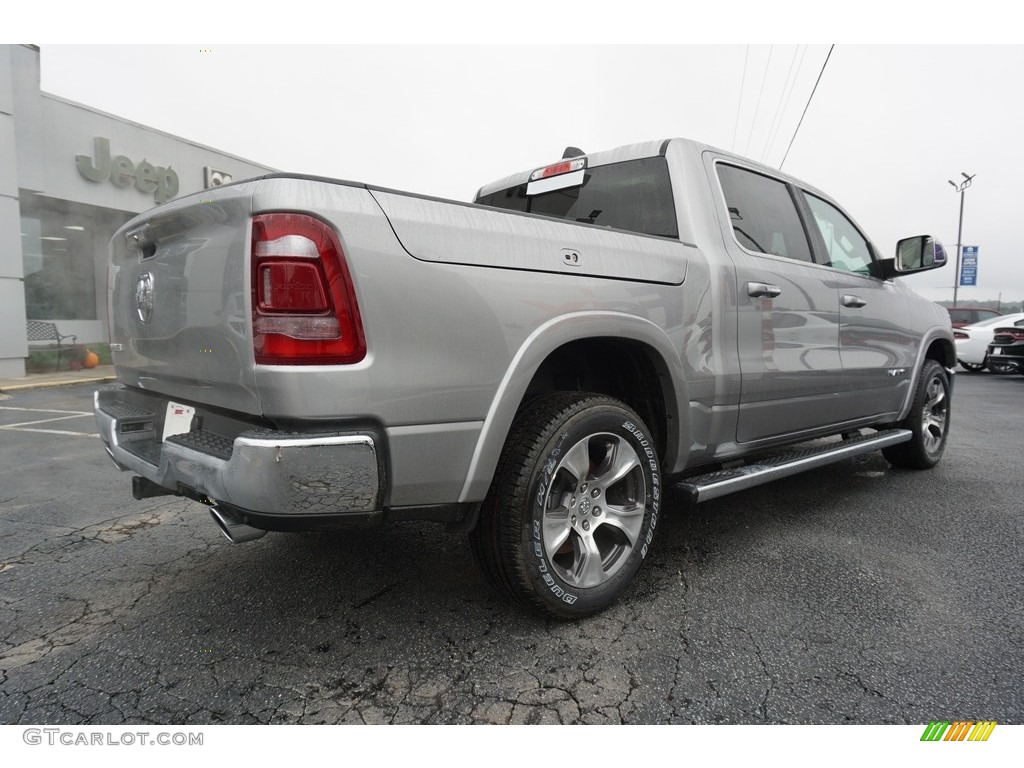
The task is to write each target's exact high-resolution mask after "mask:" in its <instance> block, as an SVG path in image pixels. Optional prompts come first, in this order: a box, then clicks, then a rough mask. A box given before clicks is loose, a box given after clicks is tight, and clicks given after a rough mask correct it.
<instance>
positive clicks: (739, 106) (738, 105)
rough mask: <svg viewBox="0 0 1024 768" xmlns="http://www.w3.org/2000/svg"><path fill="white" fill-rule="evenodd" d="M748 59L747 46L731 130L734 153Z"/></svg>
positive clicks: (748, 49)
mask: <svg viewBox="0 0 1024 768" xmlns="http://www.w3.org/2000/svg"><path fill="white" fill-rule="evenodd" d="M749 58H750V46H749V45H748V46H747V52H746V53H745V54H743V77H742V78H740V100H739V103H738V104H737V105H736V125H735V126H733V129H732V146H731V147H730V149H731V150H732V151H733V152H735V151H736V134H737V133H739V130H740V108H741V107H742V106H743V89H744V87H745V86H746V84H747V59H749Z"/></svg>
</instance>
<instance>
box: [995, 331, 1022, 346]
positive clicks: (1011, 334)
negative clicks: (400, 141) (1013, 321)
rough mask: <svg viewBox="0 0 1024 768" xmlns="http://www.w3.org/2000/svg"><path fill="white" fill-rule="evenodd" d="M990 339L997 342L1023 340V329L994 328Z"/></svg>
mask: <svg viewBox="0 0 1024 768" xmlns="http://www.w3.org/2000/svg"><path fill="white" fill-rule="evenodd" d="M992 341H993V342H996V343H997V344H1012V343H1013V342H1015V341H1024V329H1018V328H996V330H995V332H994V333H993V334H992Z"/></svg>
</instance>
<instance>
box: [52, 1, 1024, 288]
mask: <svg viewBox="0 0 1024 768" xmlns="http://www.w3.org/2000/svg"><path fill="white" fill-rule="evenodd" d="M552 1H553V2H554V0H552ZM396 5H397V6H403V7H406V8H413V9H415V12H414V13H413V14H412V15H409V14H404V15H399V14H395V16H394V17H393V18H391V19H389V18H388V17H387V13H386V11H378V12H377V13H375V14H370V15H367V14H366V12H365V11H360V12H358V13H355V14H354V15H353V14H350V15H349V16H344V15H343V14H340V12H339V14H337V15H336V16H335V17H333V18H332V19H330V20H318V19H317V18H316V16H317V13H316V12H311V11H309V10H308V9H306V12H305V13H301V12H300V13H298V14H297V16H298V17H299V19H298V20H296V18H294V17H292V16H287V15H283V14H281V13H280V12H279V13H277V14H276V15H275V14H273V13H262V14H261V13H258V12H256V10H255V9H256V6H252V7H253V9H254V11H253V13H252V18H249V19H247V20H246V24H247V25H248V29H253V30H254V32H253V34H251V35H250V34H245V33H242V34H240V32H239V30H238V29H235V28H234V27H233V26H232V25H231V24H230V23H227V22H221V23H220V24H219V25H218V24H217V19H214V20H213V23H212V25H211V26H210V30H211V32H212V31H213V30H224V31H223V33H221V35H220V36H221V37H223V38H224V39H236V40H237V39H238V38H239V37H243V38H249V39H256V40H260V39H266V36H267V35H268V34H273V33H274V30H275V29H276V25H278V24H280V25H281V28H282V32H283V33H284V34H283V35H282V37H288V36H289V35H290V37H291V38H292V39H299V37H300V34H301V33H302V30H303V29H305V30H308V32H309V34H310V35H312V37H313V39H318V38H322V37H323V36H324V35H329V36H332V37H334V38H335V39H338V40H342V41H346V42H345V44H342V45H319V44H318V45H312V44H307V45H266V44H263V45H225V44H218V43H215V42H205V41H203V42H197V43H195V44H189V45H162V44H160V45H153V44H147V45H134V46H122V45H113V44H98V45H78V44H64V43H63V41H65V40H66V41H67V42H69V43H74V42H75V41H76V40H84V39H89V38H90V37H95V38H96V39H98V40H105V39H108V38H109V39H115V40H123V39H129V40H130V39H139V38H140V36H141V35H142V34H143V33H142V30H145V29H148V28H149V26H152V27H153V28H154V34H155V35H156V36H159V32H160V28H161V25H165V26H166V25H167V24H170V25H171V28H172V32H173V31H174V30H175V29H176V30H177V31H178V39H182V38H184V37H191V36H192V35H193V34H194V32H190V33H182V31H181V30H182V25H183V22H186V21H187V20H188V19H189V18H190V17H189V16H188V14H187V13H185V14H183V18H178V19H177V22H173V21H168V14H166V13H163V12H161V13H160V14H159V16H153V17H152V18H151V19H149V20H147V19H146V18H145V17H141V18H140V19H139V22H138V23H139V24H140V25H141V26H139V27H138V30H140V34H136V35H127V34H119V33H115V32H113V31H112V30H111V29H103V28H102V25H101V29H100V30H99V31H98V32H97V33H96V34H95V35H89V34H77V32H78V28H76V27H75V26H74V25H68V26H67V31H66V32H64V33H63V34H55V35H53V37H55V38H56V39H59V40H61V41H62V43H61V44H49V43H46V42H45V41H43V42H39V40H40V38H41V37H45V35H43V36H36V40H37V42H38V44H39V45H40V47H41V49H42V53H41V62H42V88H43V90H44V91H47V92H49V93H53V94H55V95H58V96H62V97H64V98H67V99H71V100H73V101H78V102H81V103H83V104H86V105H89V106H92V107H95V108H97V109H100V110H103V111H106V112H110V113H112V114H115V115H118V116H121V117H125V118H128V119H130V120H134V121H137V122H140V123H143V124H145V125H149V126H152V127H155V128H158V129H160V130H164V131H167V132H169V133H172V134H175V135H179V136H182V137H184V138H188V139H191V140H193V141H196V142H198V143H201V144H206V145H208V146H211V147H214V148H216V149H219V150H223V151H225V152H229V153H231V154H235V155H239V156H241V157H244V158H247V159H250V160H253V161H256V162H260V163H264V164H267V165H270V166H273V167H276V168H279V169H281V170H285V171H295V172H300V173H312V174H319V175H325V176H334V177H339V178H345V179H351V180H356V181H363V182H367V183H372V184H379V185H383V186H388V187H394V188H397V189H405V190H409V191H413V192H419V193H423V194H429V195H435V196H439V197H450V198H454V199H459V200H468V199H470V198H471V197H472V195H473V194H474V192H475V191H476V189H477V188H478V187H479V186H480V185H481V184H484V183H486V182H488V181H491V180H493V179H495V178H498V177H501V176H505V175H507V174H509V173H512V172H515V171H519V170H524V169H526V168H529V167H534V166H538V165H542V164H544V163H546V162H549V161H551V160H554V159H557V158H559V157H560V156H561V152H562V149H563V148H564V147H565V146H566V145H569V144H572V145H574V146H578V147H581V148H583V149H584V150H586V151H597V150H600V149H608V148H611V147H615V146H619V145H621V144H628V143H631V142H635V141H642V140H646V139H660V138H668V137H672V136H685V137H689V138H694V139H697V140H700V141H705V142H707V143H709V144H712V145H715V146H719V147H722V148H724V149H732V150H735V151H737V152H738V153H739V154H744V155H747V156H749V157H752V158H754V159H756V160H762V161H765V162H767V163H768V164H770V165H773V166H778V164H779V163H780V162H781V160H782V157H783V155H784V154H785V152H786V147H787V145H788V144H789V141H790V139H791V138H792V137H793V132H794V130H795V129H796V124H797V121H798V120H799V119H800V114H801V112H802V111H803V109H804V106H805V105H806V103H807V99H808V97H809V95H810V92H811V89H812V87H813V86H814V82H815V80H816V78H817V77H818V73H819V71H820V70H821V66H822V63H823V62H824V60H825V56H826V54H827V53H828V49H829V46H828V44H827V43H826V44H816V45H809V46H804V45H795V44H771V36H772V35H777V37H778V39H779V40H782V41H785V40H792V39H793V38H796V39H799V38H800V37H804V38H807V39H822V38H824V39H829V38H830V37H833V38H834V37H836V36H837V35H839V36H840V37H841V35H843V34H846V35H849V34H850V31H849V28H848V27H846V26H842V25H838V26H839V27H841V31H840V30H834V29H832V28H831V26H830V25H829V24H825V25H824V28H819V29H818V30H809V31H808V30H803V33H802V34H800V32H799V31H798V32H796V33H794V32H793V31H792V30H789V29H788V27H786V25H784V24H783V25H782V26H781V27H780V22H779V19H778V18H775V19H774V23H772V24H769V25H768V26H767V27H765V28H759V27H758V26H757V24H758V21H759V19H758V18H757V17H755V16H753V15H751V16H749V17H744V20H743V23H742V24H739V25H737V27H736V30H732V33H734V34H745V35H746V36H747V37H748V38H750V39H763V40H764V42H763V43H760V44H756V45H751V46H749V48H748V46H747V45H744V44H735V43H733V44H722V43H718V44H715V45H696V44H694V43H693V42H692V40H693V39H694V38H695V37H696V36H699V34H695V30H697V29H699V28H701V27H708V25H709V24H710V25H711V26H710V27H709V28H713V29H715V30H718V34H723V31H722V24H723V23H726V22H728V21H729V20H728V19H723V18H719V17H717V16H716V15H714V13H712V12H709V11H708V10H707V9H704V10H702V11H700V12H697V13H695V14H692V15H691V16H687V15H686V14H683V13H682V12H681V11H680V10H679V8H682V7H683V6H675V8H676V10H674V11H667V10H666V11H656V9H657V8H659V7H662V6H659V5H657V4H648V3H646V2H641V3H630V4H622V3H618V4H614V5H612V4H605V3H591V4H587V5H586V6H581V5H576V6H573V7H575V8H578V9H583V8H586V9H587V15H586V18H581V19H580V20H579V22H578V23H576V22H575V21H574V20H573V17H572V16H571V14H569V13H567V12H563V13H561V14H554V15H552V16H551V18H550V19H546V17H545V16H544V15H543V14H538V15H536V16H535V17H534V16H530V14H529V11H530V10H536V9H537V8H538V7H542V4H539V3H535V2H532V1H531V2H527V3H525V5H522V6H519V7H521V8H525V10H522V11H521V12H520V13H519V14H517V15H516V16H515V17H514V18H510V17H507V16H506V17H505V18H501V17H496V16H495V14H496V13H497V12H496V11H494V10H489V11H479V10H477V11H476V12H475V13H476V16H475V17H473V18H472V19H470V20H469V22H466V17H465V16H462V17H460V18H461V21H458V22H456V21H451V23H450V24H449V23H448V20H450V19H454V18H455V17H454V16H445V15H444V13H443V11H444V10H445V9H446V8H449V7H450V6H459V7H461V8H462V10H463V11H465V9H467V8H476V9H479V8H482V7H485V6H483V5H481V4H475V5H474V4H465V5H463V4H461V3H442V4H436V3H435V4H432V5H429V6H427V5H425V4H416V5H409V6H404V4H401V3H399V4H395V3H390V4H389V7H395V6H396ZM785 5H786V6H800V7H806V8H809V9H813V8H820V5H815V4H813V3H800V2H790V3H786V4H785ZM914 5H917V6H918V7H922V6H921V4H914ZM984 5H986V3H984V2H982V3H978V6H979V7H981V6H984ZM125 7H127V8H132V7H134V8H137V7H138V6H125ZM175 7H176V8H177V7H179V5H176V6H175ZM180 7H183V8H184V6H180ZM269 7H274V8H278V9H281V8H286V7H287V8H293V7H294V8H298V7H299V6H298V5H293V4H292V3H277V4H275V5H274V6H269ZM327 7H331V6H327V5H322V6H311V8H314V9H316V8H320V9H322V8H327ZM338 7H346V6H344V5H342V6H338ZM511 7H512V6H509V8H511ZM664 7H665V8H667V7H668V6H664ZM717 7H718V8H720V9H722V10H721V12H727V11H732V12H735V13H737V14H738V15H740V16H742V12H743V11H746V10H749V9H746V8H744V3H739V4H738V5H725V4H722V5H720V6H717ZM755 7H759V6H755ZM772 7H773V8H776V7H778V5H777V4H773V5H772ZM887 7H889V6H887V5H886V4H884V3H876V2H867V3H863V4H860V5H859V6H858V8H859V13H861V14H862V16H861V17H860V21H859V23H860V24H861V27H860V29H859V31H861V32H863V30H864V29H865V28H867V29H873V27H872V26H871V25H872V24H873V23H874V21H875V20H877V19H879V18H887V19H888V22H889V24H890V26H888V27H885V25H884V24H883V25H880V26H879V28H880V29H881V28H884V29H886V30H887V35H881V36H879V35H872V34H868V39H871V38H875V39H883V40H887V41H888V40H891V39H892V37H894V36H895V37H897V38H898V39H909V40H913V39H918V40H927V39H942V40H950V39H956V38H958V37H959V35H958V29H959V26H958V25H963V27H964V29H965V30H967V31H968V32H969V33H971V34H973V35H974V37H975V39H977V31H976V30H977V28H978V27H979V25H980V24H981V22H983V21H985V20H986V19H988V18H989V17H981V16H978V15H977V14H975V17H974V18H973V20H972V19H971V17H970V16H967V17H966V19H964V20H960V19H957V18H956V17H951V19H950V21H949V23H948V26H947V28H946V29H945V30H942V33H943V34H940V35H934V34H928V33H926V32H924V31H923V30H922V29H920V28H918V27H917V26H916V25H917V20H916V19H915V18H914V17H913V15H910V16H906V17H904V18H896V19H894V18H893V17H892V14H890V15H889V16H887V17H886V16H882V15H880V14H879V11H880V10H882V9H885V8H887ZM961 7H963V6H961ZM610 8H614V9H615V10H614V11H610V10H609V9H610ZM929 8H930V9H933V8H934V6H929ZM431 9H433V11H432V10H431ZM652 9H655V12H653V13H652ZM435 11H436V12H435ZM597 11H600V13H598V12H597ZM503 12H504V13H506V14H507V13H508V11H507V9H506V10H505V11H503ZM930 12H932V11H931V10H930ZM151 13H153V12H151ZM581 13H582V11H581ZM533 19H537V21H534V20H533ZM683 19H690V21H691V22H692V23H691V24H688V25H686V31H685V32H684V33H680V35H679V39H682V40H691V42H685V43H683V44H672V43H667V42H665V41H666V40H671V39H672V38H673V34H672V32H671V30H673V29H675V28H676V26H678V25H680V24H682V23H683ZM865 19H867V21H865ZM348 21H351V23H350V24H347V22H348ZM669 21H671V22H672V24H674V25H676V26H671V25H669V24H668V22H669ZM392 22H393V23H392ZM175 23H176V24H177V26H175ZM1001 23H1002V24H1003V25H1009V24H1010V22H1009V21H1008V19H1006V18H1003V20H1002V22H1001ZM121 24H122V26H123V21H122V22H121ZM147 25H148V26H147ZM417 25H423V26H422V27H420V28H419V31H418V33H417ZM460 25H461V26H460ZM470 25H472V26H470ZM186 26H187V25H186ZM193 26H194V25H193ZM990 26H992V27H993V29H994V32H995V34H997V35H999V34H1002V35H1005V34H1007V32H1006V31H1005V30H1000V29H999V25H998V24H995V25H990ZM393 27H395V28H396V29H398V30H399V33H398V34H396V35H395V37H394V38H393V37H392V35H391V34H390V32H391V30H392V28H393ZM46 28H47V27H45V26H42V27H40V29H46ZM188 29H191V27H188ZM357 29H358V30H362V31H365V33H366V34H359V35H353V30H357ZM904 29H908V30H911V31H913V30H917V33H916V34H908V35H905V36H904V35H903V34H902V32H903V30H904ZM474 30H484V33H483V34H474ZM502 30H504V32H502ZM737 30H738V31H737ZM619 33H621V34H619ZM833 33H835V34H833ZM724 34H729V31H726V32H724ZM214 36H215V37H216V36H217V35H214ZM353 39H366V40H368V41H371V42H373V43H374V44H373V45H357V44H354V43H353V42H352V40H353ZM391 39H403V40H406V41H423V40H429V41H431V42H432V43H435V44H431V45H413V44H400V45H379V44H377V43H379V42H381V41H384V40H391ZM472 39H481V40H484V41H485V42H486V43H487V44H476V45H470V44H467V43H466V42H465V41H466V40H472ZM516 39H518V40H524V41H529V42H530V43H531V44H529V45H524V44H517V43H515V42H513V41H514V40H516ZM615 39H624V40H632V41H634V44H604V43H606V42H609V41H611V40H615ZM712 39H713V38H712ZM495 40H497V41H499V43H500V44H495V42H494V41H495ZM560 40H564V41H565V42H559V41H560ZM587 40H596V41H598V42H600V43H602V44H600V45H586V44H579V43H577V42H576V41H587ZM540 41H551V42H545V43H544V44H535V43H538V42H540ZM654 41H657V44H655V42H654ZM439 42H440V43H443V44H437V43H439ZM207 50H209V52H205V51H207ZM745 66H746V74H745V76H744V69H745ZM1022 78H1024V45H1021V44H1010V45H992V44H974V45H942V46H935V45H903V44H896V45H893V44H889V45H864V44H859V43H845V42H839V43H838V44H837V45H836V47H835V49H834V51H833V53H832V56H831V59H830V61H829V63H828V66H827V68H826V70H825V73H824V75H823V77H822V79H821V83H820V85H819V86H818V90H817V93H816V94H815V96H814V99H813V101H812V102H811V105H810V108H809V110H808V112H807V115H806V117H805V118H804V122H803V125H802V127H801V128H800V131H799V134H798V135H797V137H796V140H795V142H794V143H793V146H792V150H791V151H790V154H789V157H788V159H787V160H786V163H785V166H784V170H785V171H787V172H789V173H791V174H793V175H795V176H797V177H799V178H802V179H804V180H805V181H807V182H809V183H811V184H813V185H815V186H818V187H820V188H821V189H823V190H825V191H826V192H827V193H829V194H830V195H832V196H833V197H835V198H836V199H837V200H838V201H839V202H840V204H841V205H843V206H844V207H845V208H846V209H847V211H848V212H849V213H850V214H851V215H852V216H853V217H854V218H855V219H856V220H857V221H858V222H859V223H860V224H861V226H863V227H864V228H865V229H866V231H867V233H868V234H869V236H870V237H871V238H872V240H874V242H875V244H876V245H877V246H878V247H879V248H880V249H881V250H882V251H883V253H886V254H889V253H892V250H893V248H894V246H895V242H896V240H897V239H898V238H900V237H905V236H910V235H917V234H926V233H927V234H932V235H934V236H936V237H937V238H938V239H940V240H941V241H942V242H943V243H944V244H946V245H947V246H948V250H949V251H950V254H951V258H955V248H954V246H955V243H956V240H957V219H958V214H959V196H958V195H957V194H956V192H955V191H954V189H953V188H952V187H951V186H950V185H949V184H948V183H947V180H948V179H953V180H959V179H960V178H961V177H960V173H961V172H962V171H966V172H967V173H970V174H977V178H976V179H975V180H974V184H973V186H972V187H971V188H970V190H969V191H968V193H967V196H966V208H965V215H964V243H965V244H966V245H978V246H979V248H980V255H979V267H978V283H979V285H978V287H977V288H961V289H960V291H959V298H960V303H962V304H963V303H971V301H972V300H980V299H988V298H992V299H994V298H996V297H997V296H998V295H999V294H1000V292H1001V293H1002V297H1003V299H1004V300H1006V301H1018V300H1022V299H1024V272H1022V270H1021V269H1020V267H1019V255H1020V254H1021V252H1022V249H1021V247H1020V245H1019V244H1018V243H1017V242H1016V240H1015V225H1016V215H1015V214H1016V208H1017V205H1018V202H1019V201H1020V200H1021V195H1020V193H1019V192H1018V189H1017V177H1018V176H1019V174H1020V172H1021V170H1022V169H1024V143H1022V142H1021V141H1020V132H1021V126H1022V123H1024V121H1022V120H1021V118H1022V116H1024V109H1022V107H1021V105H1020V97H1019V89H1020V85H1019V84H1020V82H1021V80H1022ZM741 84H742V86H743V87H742V93H741ZM787 97H788V100H787ZM908 279H909V280H910V281H911V283H910V284H911V285H913V286H914V287H915V288H916V289H917V290H918V291H920V292H921V293H923V294H924V295H926V296H928V297H929V298H932V299H935V300H942V299H951V298H952V292H953V291H952V288H953V282H954V268H953V266H952V265H950V266H947V267H946V268H944V269H942V270H938V271H935V272H930V273H927V274H925V275H922V276H918V277H915V278H908Z"/></svg>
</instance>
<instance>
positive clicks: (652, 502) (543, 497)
mask: <svg viewBox="0 0 1024 768" xmlns="http://www.w3.org/2000/svg"><path fill="white" fill-rule="evenodd" d="M583 413H586V412H583ZM621 414H622V411H621V409H619V408H616V407H614V406H611V405H609V406H608V407H607V408H606V409H605V410H604V411H603V412H601V413H598V414H593V415H592V417H591V418H593V420H595V421H601V420H604V421H605V422H606V423H605V425H602V426H600V427H598V426H596V425H595V426H593V427H584V426H583V425H584V423H585V421H587V420H590V419H586V420H583V419H576V418H574V419H572V420H571V421H570V422H567V426H566V427H565V428H563V429H561V430H559V432H558V434H557V439H556V441H555V442H554V444H553V445H552V446H551V448H550V449H549V450H548V451H547V453H546V454H544V455H543V456H542V457H541V458H540V460H539V462H538V464H539V472H538V474H537V476H536V479H535V481H534V484H535V491H534V492H533V493H531V494H530V495H529V497H528V498H530V499H531V509H530V520H531V524H530V526H529V528H528V530H529V535H528V538H529V539H530V541H529V545H528V546H527V547H526V551H527V552H528V553H529V554H528V556H529V557H530V558H531V559H532V560H533V561H534V566H533V567H534V568H535V573H536V576H535V578H536V580H537V582H539V583H538V585H537V586H538V589H541V590H545V591H548V592H549V593H550V594H551V595H552V596H553V597H554V598H556V599H557V600H558V601H560V602H561V603H563V604H565V605H575V604H577V603H578V602H579V601H581V600H582V601H583V602H584V603H586V602H587V600H586V598H587V597H590V596H591V594H592V595H593V598H594V599H597V600H600V599H602V598H603V596H602V595H600V594H597V593H596V592H595V593H591V590H595V591H601V592H604V591H606V588H609V589H613V590H619V589H621V588H622V587H623V586H624V583H623V582H625V583H628V581H630V580H632V578H633V576H634V575H635V573H636V570H637V569H638V568H639V565H640V563H642V562H643V561H644V559H646V557H647V554H648V552H649V551H650V545H651V542H652V540H653V537H654V531H655V529H656V528H657V524H658V514H659V512H660V507H661V476H660V471H659V465H658V455H657V453H656V452H655V450H654V447H653V443H652V441H651V440H650V438H649V437H648V436H647V435H646V434H645V433H644V431H643V430H641V429H640V428H639V427H638V426H637V425H636V424H635V423H634V422H633V421H631V420H629V419H616V415H621ZM578 415H582V414H578ZM598 432H609V433H613V434H617V435H619V436H621V437H623V438H627V439H628V440H629V442H630V444H631V445H632V447H633V449H634V450H635V451H636V453H637V456H638V457H639V458H640V459H641V465H640V466H641V468H642V470H643V474H644V482H645V486H646V488H645V490H646V505H645V506H646V509H645V511H644V515H645V518H646V520H645V523H644V527H643V528H641V531H640V537H641V538H640V541H639V542H638V544H640V546H637V547H634V549H633V551H632V552H631V553H630V554H629V555H628V556H627V557H628V558H629V559H628V560H627V562H626V564H625V565H624V566H623V567H622V568H621V569H620V570H619V571H618V572H617V573H616V574H614V575H613V576H612V577H611V578H609V579H608V581H606V582H604V583H602V584H601V585H599V586H597V587H594V588H588V589H587V590H580V589H579V588H575V587H573V586H571V585H570V584H567V583H566V582H564V581H562V580H561V579H560V578H559V577H558V575H557V573H556V572H555V571H554V570H553V569H552V567H551V564H550V562H549V560H548V557H547V554H546V553H545V551H544V542H543V519H544V511H545V503H546V501H547V494H548V491H549V490H550V488H551V484H552V482H553V481H554V474H555V470H556V468H557V467H558V464H559V457H561V456H562V455H563V454H564V451H565V450H566V449H567V447H568V446H567V441H570V440H571V441H572V444H573V445H574V444H575V443H576V442H577V441H579V440H581V439H583V438H584V437H586V436H587V434H597V433H598ZM645 460H646V461H645ZM640 542H642V543H640ZM630 560H633V561H635V562H630ZM588 593H591V594H588ZM584 610H586V608H584Z"/></svg>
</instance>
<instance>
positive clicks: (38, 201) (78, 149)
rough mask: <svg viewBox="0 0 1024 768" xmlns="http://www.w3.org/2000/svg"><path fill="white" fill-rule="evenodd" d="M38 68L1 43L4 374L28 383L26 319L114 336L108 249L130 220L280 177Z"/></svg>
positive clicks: (30, 53)
mask: <svg viewBox="0 0 1024 768" xmlns="http://www.w3.org/2000/svg"><path fill="white" fill-rule="evenodd" d="M39 72H40V69H39V49H38V48H37V47H36V46H31V45H0V378H8V377H19V376H24V375H25V362H26V358H27V357H28V345H29V338H28V337H29V334H28V331H27V328H28V325H29V321H33V320H41V321H45V322H47V323H53V324H55V325H56V328H57V330H58V331H59V333H61V334H66V335H71V334H73V335H75V336H76V337H77V341H78V343H84V344H88V343H96V342H104V341H107V340H108V339H107V306H106V271H107V269H106V265H107V257H108V245H109V242H110V238H111V237H112V236H113V234H114V232H115V231H116V230H117V229H118V228H119V227H120V226H121V225H122V224H124V223H125V222H127V221H128V220H129V219H130V218H132V216H134V215H135V214H137V213H140V212H142V211H145V210H147V209H148V208H152V207H153V206H154V205H159V204H161V203H164V202H166V201H168V200H172V199H174V198H176V197H180V196H181V195H187V194H190V193H192V192H199V191H201V190H203V189H208V188H210V187H214V186H219V185H220V184H223V183H227V182H228V181H240V180H242V179H246V178H251V177H253V176H259V175H261V174H264V173H267V172H268V171H272V170H274V169H272V168H268V167H267V166H264V165H259V164H257V163H253V162H250V161H248V160H243V159H241V158H238V157H235V156H234V155H229V154H225V153H224V152H219V151H217V150H215V149H210V148H209V147H204V146H202V145H200V144H196V143H195V142H192V141H189V140H188V139H183V138H181V137H178V136H171V135H170V134H167V133H163V132H162V131H158V130H155V129H153V128H149V127H147V126H144V125H139V124H138V123H133V122H131V121H129V120H124V119H122V118H119V117H115V116H114V115H109V114H106V113H104V112H100V111H99V110H96V109H92V108H91V107H88V106H85V105H83V104H76V103H75V102H72V101H68V100H67V99H62V98H60V97H57V96H53V95H51V94H48V93H43V92H42V91H40V90H39V83H40V80H39ZM37 327H38V326H37Z"/></svg>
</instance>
